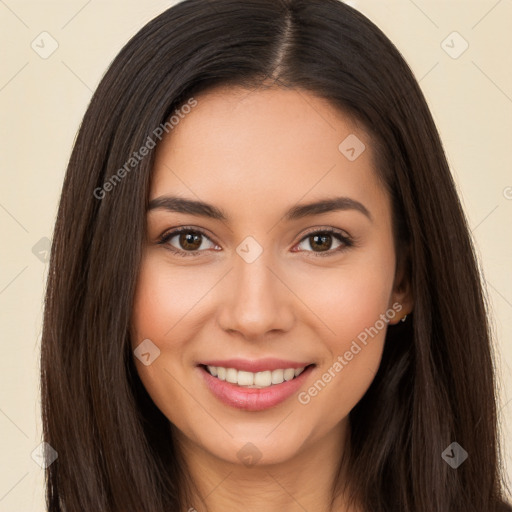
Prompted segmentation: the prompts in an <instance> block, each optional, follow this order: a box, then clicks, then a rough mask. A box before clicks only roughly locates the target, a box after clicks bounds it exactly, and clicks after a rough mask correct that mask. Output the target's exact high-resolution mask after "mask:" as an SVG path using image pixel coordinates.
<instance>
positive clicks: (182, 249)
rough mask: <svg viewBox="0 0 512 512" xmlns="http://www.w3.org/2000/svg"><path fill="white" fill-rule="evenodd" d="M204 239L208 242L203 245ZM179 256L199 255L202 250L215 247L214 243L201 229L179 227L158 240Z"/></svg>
mask: <svg viewBox="0 0 512 512" xmlns="http://www.w3.org/2000/svg"><path fill="white" fill-rule="evenodd" d="M205 241H208V242H210V244H211V246H210V247H208V244H206V246H205ZM158 243H159V244H162V245H167V246H168V248H169V249H170V250H171V251H172V252H174V253H176V254H177V255H179V256H199V255H200V253H201V252H202V251H203V250H206V249H211V248H212V247H215V244H214V243H213V242H212V241H211V240H210V239H209V238H208V237H207V236H206V235H205V234H204V233H202V232H201V231H198V230H196V229H190V228H179V229H175V230H173V231H170V232H169V233H166V234H164V235H163V237H162V238H161V239H160V241H159V242H158Z"/></svg>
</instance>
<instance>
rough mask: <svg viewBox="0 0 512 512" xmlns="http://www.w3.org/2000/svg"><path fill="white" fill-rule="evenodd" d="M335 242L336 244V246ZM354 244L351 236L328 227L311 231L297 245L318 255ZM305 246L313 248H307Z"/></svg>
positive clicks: (327, 253) (330, 252) (340, 249)
mask: <svg viewBox="0 0 512 512" xmlns="http://www.w3.org/2000/svg"><path fill="white" fill-rule="evenodd" d="M333 244H335V245H334V248H333ZM352 245H353V243H352V241H351V239H350V238H349V237H347V236H345V235H342V234H341V233H339V232H337V231H334V230H332V229H327V230H322V231H315V232H312V233H309V234H308V235H307V236H306V237H304V238H303V239H302V240H301V242H300V243H299V245H298V246H297V247H299V249H301V250H306V252H313V253H316V255H317V256H324V255H325V256H327V255H329V254H333V253H337V252H340V251H343V250H345V249H347V248H348V247H351V246H352ZM301 246H302V247H301ZM305 246H307V247H309V248H310V249H311V250H308V249H306V248H305Z"/></svg>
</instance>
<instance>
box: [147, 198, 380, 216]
mask: <svg viewBox="0 0 512 512" xmlns="http://www.w3.org/2000/svg"><path fill="white" fill-rule="evenodd" d="M156 209H164V210H167V211H170V212H177V213H188V214H190V215H197V216H200V217H209V218H212V219H217V220H221V221H228V220H229V218H228V215H226V213H225V212H224V211H223V210H222V209H220V208H217V207H216V206H214V205H211V204H208V203H205V202H203V201H196V200H193V199H186V198H183V197H176V196H161V197H157V198H155V199H152V200H151V201H150V202H149V205H148V212H149V211H151V210H156ZM343 210H356V211H359V212H361V213H362V214H364V215H365V216H366V217H368V219H370V221H373V218H372V215H371V213H370V212H369V211H368V209H367V208H366V206H364V205H363V204H362V203H360V202H359V201H356V200H355V199H351V198H350V197H334V198H329V199H322V200H320V201H315V202H314V203H307V204H301V205H296V206H293V207H292V208H290V209H289V210H288V211H287V212H286V213H285V215H284V219H285V220H286V221H292V220H297V219H302V218H304V217H309V216H313V215H320V214H322V213H328V212H333V211H343Z"/></svg>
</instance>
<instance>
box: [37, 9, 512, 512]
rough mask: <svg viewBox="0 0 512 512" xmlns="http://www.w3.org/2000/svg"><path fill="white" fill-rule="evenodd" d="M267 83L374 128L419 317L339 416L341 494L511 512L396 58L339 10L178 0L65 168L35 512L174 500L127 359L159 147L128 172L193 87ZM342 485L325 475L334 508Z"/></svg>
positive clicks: (439, 183) (437, 174)
mask: <svg viewBox="0 0 512 512" xmlns="http://www.w3.org/2000/svg"><path fill="white" fill-rule="evenodd" d="M269 80H271V81H272V83H274V84H275V85H276V86H280V87H292V88H295V89H303V90H306V91H310V92H313V93H315V94H316V95H318V96H320V97H323V98H326V99H328V100H329V101H330V102H331V104H332V105H333V108H339V109H340V110H341V111H343V112H345V113H347V114H348V115H350V116H353V117H354V118H355V119H357V120H358V121H359V122H360V123H361V124H362V126H364V127H365V128H366V130H367V131H368V133H369V134H370V135H371V138H372V141H373V144H374V150H375V153H376V155H377V156H378V159H377V169H376V172H377V173H378V176H379V178H380V179H381V181H382V183H383V184H384V186H385V187H386V189H387V190H388V192H389V194H390V197H391V199H392V204H393V222H394V233H395V246H396V250H397V255H398V258H399V266H400V268H403V269H405V271H406V275H407V278H408V280H409V282H410V284H411V287H412V290H413V293H414V312H413V314H412V315H410V316H409V317H408V318H407V321H406V322H405V323H403V324H402V323H400V325H398V326H396V327H394V328H393V329H391V328H390V329H389V330H388V333H387V337H386V343H385V348H384V353H383V358H382V363H381V366H380V368H379V371H378V373H377V375H376V376H375V379H374V381H373V382H372V384H371V386H370V388H369V389H368V391H367V393H366V394H365V395H364V397H363V398H362V399H361V401H360V402H359V403H358V404H357V406H356V407H355V408H354V409H353V410H352V411H351V413H350V424H351V429H350V430H351V436H350V438H349V450H348V452H347V453H348V454H349V455H348V457H349V464H350V469H349V471H348V476H349V478H350V480H349V481H346V482H345V484H346V485H347V488H349V489H350V491H351V493H352V497H353V499H354V500H355V501H357V502H359V503H361V504H362V506H363V508H364V509H365V510H368V511H372V512H447V511H450V512H484V511H485V512H495V511H498V510H512V509H511V508H505V505H504V503H503V498H502V487H503V486H504V483H503V482H502V481H501V478H502V476H501V470H500V467H501V466H500V462H499V454H500V451H499V445H498V438H497V413H496V402H495V393H496V382H495V377H494V373H493V360H492V346H491V332H490V327H489V323H488V317H487V313H486V309H487V308H486V300H485V295H484V293H483V289H482V284H481V280H480V269H479V267H478V263H477V259H476V256H475V251H474V248H473V245H472V241H471V237H470V233H469V229H468V225H467V222H466V219H465V216H464V213H463V210H462V208H461V204H460V202H459V198H458V196H457V193H456V188H455V186H454V182H453V179H452V176H451V174H450V170H449V168H448V164H447V161H446V158H445V155H444V152H443V148H442V145H441V141H440V139H439V135H438V132H437V130H436V127H435V125H434V122H433V120H432V117H431V114H430V112H429V109H428V107H427V104H426V102H425V99H424V96H423V94H422V92H421V91H420V89H419V86H418V84H417V82H416V80H415V78H414V76H413V74H412V72H411V71H410V69H409V67H408V66H407V64H406V63H405V61H404V60H403V58H402V57H401V55H400V53H399V51H398V50H397V49H396V48H395V47H394V46H393V44H392V43H391V42H390V41H389V40H388V38H387V37H386V36H385V35H384V34H383V33H382V32H381V31H380V30H379V29H378V28H377V27H376V26H375V25H374V24H373V23H371V22H370V21H369V20H368V19H367V18H365V17H364V16H363V15H362V14H360V13H359V12H357V11H356V10H354V9H352V8H350V7H348V6H347V5H344V4H343V3H341V2H339V1H337V0H282V1H272V0H244V1H239V0H215V1H208V0H186V1H184V2H181V3H179V4H177V5H175V6H173V7H172V8H170V9H168V10H166V11H165V12H164V13H163V14H161V15H160V16H158V17H157V18H155V19H154V20H152V21H151V22H150V23H148V24H147V25H146V26H144V27H143V28H142V29H141V30H140V31H139V32H138V33H137V34H136V35H135V36H134V37H133V38H132V39H131V40H130V41H129V42H128V43H127V44H126V46H125V47H124V48H123V49H122V50H121V52H120V53H119V55H118V56H117V57H116V59H115V60H114V61H113V63H112V64H111V66H110V68H109V69H108V71H107V73H106V74H105V76H104V77H103V79H102V81H101V83H100V84H99V86H98V88H97V90H96V92H95V93H94V95H93V97H92V100H91V103H90V105H89V107H88V109H87V112H86V113H85V116H84V119H83V122H82V125H81V127H80V130H79V133H78V136H77V139H76V141H75V144H74V148H73V151H72V155H71V158H70V161H69V165H68V169H67V173H66V177H65V180H64V184H63V188H62V195H61V200H60V205H59V210H58V216H57V220H56V225H55V231H54V236H53V245H52V250H51V260H50V269H49V277H48V285H47V292H46V303H45V313H44V326H43V336H42V350H41V386H42V416H43V417H42V420H43V437H44V441H46V442H47V443H49V444H50V445H51V446H52V447H53V448H54V449H55V450H56V451H57V452H58V458H57V460H56V461H55V462H53V463H52V464H51V465H49V467H48V468H47V470H46V477H47V479H46V491H47V505H48V510H49V512H63V511H66V512H78V511H80V512H82V511H84V510H87V511H94V512H107V511H108V512H120V511H123V512H127V511H138V512H142V511H145V512H163V511H164V510H173V511H181V510H186V509H187V508H188V505H189V504H190V502H189V501H186V500H187V497H186V495H185V494H186V493H185V491H184V489H188V488H189V484H190V482H189V481H188V476H187V471H186V466H185V464H184V461H183V460H182V458H181V457H180V453H179V450H178V449H177V446H176V443H175V441H174V437H173V435H172V426H170V425H169V421H168V420H167V418H166V417H165V416H164V415H163V414H162V413H161V412H160V411H159V409H158V408H157V407H156V406H155V404H154V403H153V402H152V400H151V398H150V397H149V395H148V394H147V392H146V391H145V389H144V387H143V386H142V383H141V381H140V380H139V378H138V375H137V372H136V370H135V366H134V363H133V354H132V352H131V349H130V346H131V344H130V336H129V331H130V321H131V314H132V301H133V296H134V288H135V282H136V278H137V273H138V268H139V265H140V261H141V254H142V247H143V241H144V237H145V215H146V207H147V201H148V189H149V183H150V179H151V169H152V163H153V154H154V152H150V154H149V155H148V156H147V157H146V158H143V159H140V161H139V160H137V162H136V165H133V162H131V163H130V166H133V168H131V167H130V168H129V169H128V170H127V168H126V163H127V161H129V159H130V158H132V157H133V155H134V153H137V152H138V150H139V149H140V148H141V147H142V146H144V145H145V144H147V141H148V137H154V133H155V129H156V128H157V127H159V126H162V125H163V124H164V123H166V122H168V119H169V116H170V115H171V114H172V113H173V112H174V111H175V110H176V109H178V108H179V107H180V106H182V105H183V104H184V103H185V102H186V101H188V100H189V99H190V98H191V97H192V96H194V95H197V94H199V93H200V92H201V91H205V90H207V89H209V88H212V87H214V86H216V85H223V84H224V85H228V84H232V85H238V86H243V87H247V88H254V87H259V86H261V84H262V83H264V82H265V83H268V82H269ZM123 167H124V168H125V171H126V172H125V173H119V169H122V168H123ZM114 175H116V176H117V178H116V179H114V178H113V177H114ZM121 175H122V176H121ZM107 182H109V183H110V186H105V184H106V183H107ZM452 442H457V443H458V444H459V445H460V446H461V447H463V449H464V450H465V451H466V452H467V453H468V454H469V456H468V458H467V460H466V461H465V462H464V463H463V464H461V465H460V466H459V467H458V468H456V469H454V468H452V467H450V466H449V465H448V464H447V463H446V462H445V460H443V458H442V456H441V454H442V453H443V451H444V450H445V449H446V448H447V447H448V446H449V445H450V444H451V443H452ZM340 467H341V464H340ZM342 487H343V484H342V482H341V481H339V479H338V480H337V484H336V485H335V486H334V488H333V489H332V495H333V501H334V496H335V494H336V493H337V492H338V491H340V490H341V489H342ZM501 507H503V508H501Z"/></svg>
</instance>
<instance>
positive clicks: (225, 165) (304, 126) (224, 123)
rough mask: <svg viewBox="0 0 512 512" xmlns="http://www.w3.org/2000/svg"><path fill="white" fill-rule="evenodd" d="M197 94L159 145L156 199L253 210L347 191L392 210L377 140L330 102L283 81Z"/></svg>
mask: <svg viewBox="0 0 512 512" xmlns="http://www.w3.org/2000/svg"><path fill="white" fill-rule="evenodd" d="M195 100H196V101H197V105H196V106H195V107H193V108H192V109H191V110H190V111H189V113H187V114H184V115H182V116H181V119H180V121H179V123H178V124H177V125H175V126H174V127H173V128H172V130H171V131H170V132H169V134H167V135H166V136H165V137H164V139H163V140H162V142H161V143H160V144H159V146H158V147H157V153H156V159H155V166H154V170H153V176H152V186H151V192H150V197H151V198H156V197H159V196H163V195H166V194H171V193H172V194H173V195H182V196H187V197H194V196H195V198H196V199H197V198H200V199H203V200H208V202H211V203H215V202H217V203H219V204H222V205H223V209H224V210H227V211H229V207H230V204H232V206H233V208H234V209H235V210H236V214H237V215H244V214H247V215H249V214H251V212H252V214H254V213H255V212H256V211H258V212H259V213H262V211H263V210H264V211H265V212H266V213H269V214H270V213H271V210H273V207H274V206H275V207H276V208H280V207H281V206H282V207H285V206H286V207H289V205H290V204H291V203H297V202H299V201H301V200H302V202H307V201H309V200H313V199H316V198H324V197H326V196H333V195H343V196H348V197H351V198H353V199H355V200H357V201H361V202H363V203H370V206H371V209H372V210H373V213H374V214H375V215H379V214H384V215H386V214H388V213H389V212H388V205H387V204H386V202H387V198H386V195H385V193H384V190H383V189H382V187H381V185H380V183H379V181H378V179H377V175H376V171H375V165H374V161H373V153H372V143H371V140H370V138H369V137H368V135H367V134H366V133H365V132H364V131H363V130H362V129H361V128H360V127H358V125H357V123H356V122H355V121H354V120H352V119H351V118H350V117H348V116H347V115H345V114H343V113H342V112H341V111H340V110H339V109H337V108H335V107H334V106H333V105H332V104H331V103H329V102H328V101H327V100H325V99H323V98H320V97H318V96H316V95H314V94H312V93H310V92H307V91H304V90H293V89H283V88H277V87H275V88H271V89H251V90H247V89H241V88H233V87H220V88H217V89H214V90H212V91H208V92H206V93H203V94H201V95H198V96H197V97H195ZM347 150H348V153H347ZM354 156H356V158H354ZM367 206H368V205H367ZM369 209H370V208H369Z"/></svg>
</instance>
